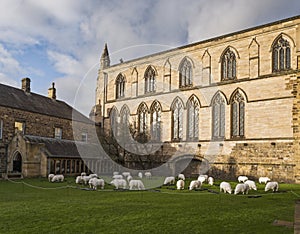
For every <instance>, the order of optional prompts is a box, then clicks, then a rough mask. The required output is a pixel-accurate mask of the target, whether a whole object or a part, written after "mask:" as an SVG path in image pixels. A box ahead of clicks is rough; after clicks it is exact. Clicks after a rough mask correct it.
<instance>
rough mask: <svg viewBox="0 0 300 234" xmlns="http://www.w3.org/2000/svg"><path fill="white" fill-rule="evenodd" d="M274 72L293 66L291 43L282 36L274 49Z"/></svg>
mask: <svg viewBox="0 0 300 234" xmlns="http://www.w3.org/2000/svg"><path fill="white" fill-rule="evenodd" d="M272 59H273V72H277V71H283V70H288V69H290V68H291V48H290V43H289V42H288V41H287V40H285V39H284V38H283V37H282V36H281V37H279V38H278V39H277V41H276V42H275V43H274V45H273V49H272Z"/></svg>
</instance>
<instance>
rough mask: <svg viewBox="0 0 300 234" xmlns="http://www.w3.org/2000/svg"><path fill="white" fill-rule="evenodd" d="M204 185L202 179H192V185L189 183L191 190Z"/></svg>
mask: <svg viewBox="0 0 300 234" xmlns="http://www.w3.org/2000/svg"><path fill="white" fill-rule="evenodd" d="M201 186H202V183H201V181H199V180H192V181H191V183H190V185H189V190H193V189H200V188H201Z"/></svg>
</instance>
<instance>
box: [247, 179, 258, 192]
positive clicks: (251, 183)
mask: <svg viewBox="0 0 300 234" xmlns="http://www.w3.org/2000/svg"><path fill="white" fill-rule="evenodd" d="M245 184H248V185H249V189H250V190H251V189H253V190H257V187H256V184H255V182H254V181H253V180H246V181H245Z"/></svg>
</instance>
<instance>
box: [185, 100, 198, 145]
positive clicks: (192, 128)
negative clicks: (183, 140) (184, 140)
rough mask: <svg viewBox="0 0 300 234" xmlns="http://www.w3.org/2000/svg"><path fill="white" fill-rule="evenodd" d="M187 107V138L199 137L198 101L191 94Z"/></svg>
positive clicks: (195, 138) (194, 138) (196, 138)
mask: <svg viewBox="0 0 300 234" xmlns="http://www.w3.org/2000/svg"><path fill="white" fill-rule="evenodd" d="M187 108H188V112H187V114H188V129H187V130H188V139H189V140H198V139H199V110H200V106H199V102H198V100H197V98H196V97H195V96H193V97H192V98H191V99H190V100H189V101H188V104H187Z"/></svg>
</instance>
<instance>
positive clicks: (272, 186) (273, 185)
mask: <svg viewBox="0 0 300 234" xmlns="http://www.w3.org/2000/svg"><path fill="white" fill-rule="evenodd" d="M278 189H279V185H278V182H276V181H270V182H268V183H267V184H266V187H265V192H267V191H269V190H273V192H277V191H278Z"/></svg>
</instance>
